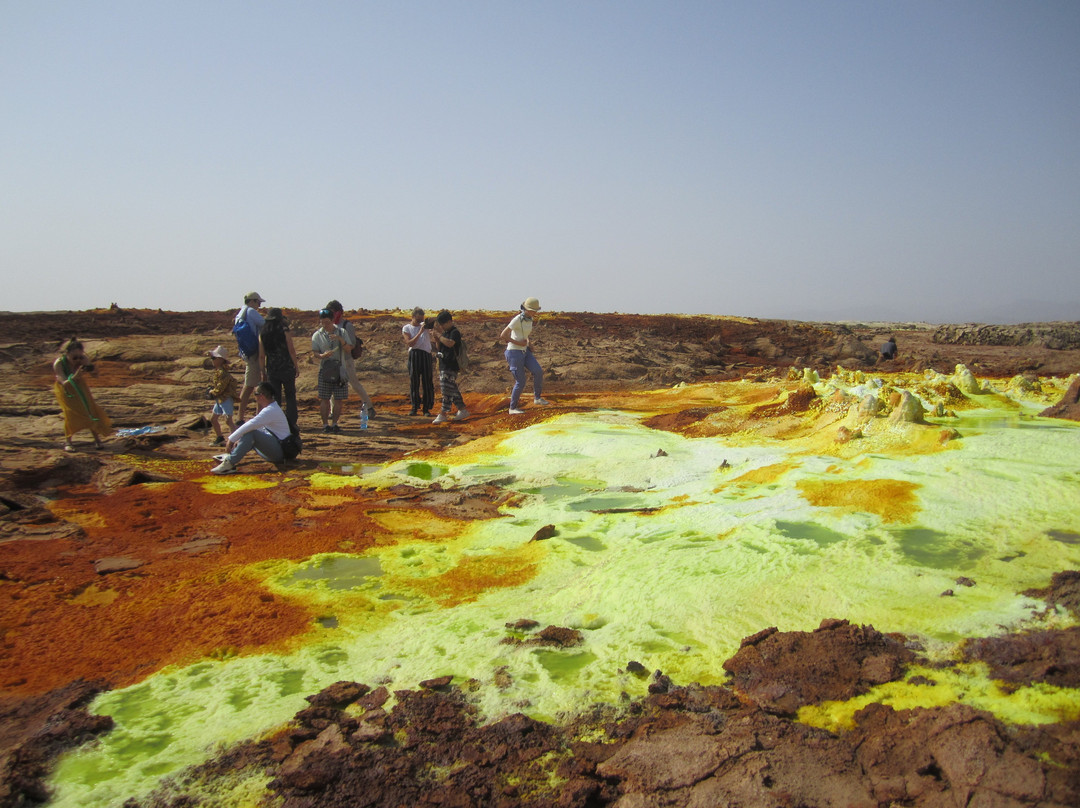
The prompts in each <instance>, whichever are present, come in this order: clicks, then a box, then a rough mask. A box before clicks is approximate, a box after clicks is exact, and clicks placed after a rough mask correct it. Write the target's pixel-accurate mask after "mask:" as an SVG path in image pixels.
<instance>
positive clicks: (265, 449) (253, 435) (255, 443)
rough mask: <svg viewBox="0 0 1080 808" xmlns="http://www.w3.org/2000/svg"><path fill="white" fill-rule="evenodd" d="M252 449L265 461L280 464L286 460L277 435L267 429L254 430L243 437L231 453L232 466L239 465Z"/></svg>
mask: <svg viewBox="0 0 1080 808" xmlns="http://www.w3.org/2000/svg"><path fill="white" fill-rule="evenodd" d="M252 449H254V450H255V453H256V454H257V455H259V457H261V458H262V459H263V460H269V461H270V462H271V463H280V462H281V461H282V460H284V459H285V455H284V453H282V451H281V441H280V440H278V438H277V436H276V435H274V434H273V433H272V432H270V431H269V430H266V429H253V430H251V431H250V432H245V433H244V434H243V435H241V436H240V440H238V441H237V442H236V445H235V446H234V447H233V450H232V451H231V452H229V457H230V458H231V459H232V464H233V465H234V466H236V465H238V464H239V463H240V460H241V458H243V456H244V455H246V454H247V453H248V452H250V451H251V450H252Z"/></svg>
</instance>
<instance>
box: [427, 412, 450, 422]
mask: <svg viewBox="0 0 1080 808" xmlns="http://www.w3.org/2000/svg"><path fill="white" fill-rule="evenodd" d="M449 420H450V414H449V413H446V412H440V413H439V414H438V415H436V416H435V420H434V421H432V422H431V423H433V424H445V423H446V422H447V421H449Z"/></svg>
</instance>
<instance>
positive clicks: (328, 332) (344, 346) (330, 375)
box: [311, 309, 352, 432]
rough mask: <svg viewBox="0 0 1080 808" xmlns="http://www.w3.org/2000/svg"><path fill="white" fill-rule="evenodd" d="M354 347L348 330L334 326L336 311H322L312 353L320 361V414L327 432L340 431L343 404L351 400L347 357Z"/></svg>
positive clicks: (312, 344) (324, 430) (312, 340)
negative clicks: (346, 375) (346, 369)
mask: <svg viewBox="0 0 1080 808" xmlns="http://www.w3.org/2000/svg"><path fill="white" fill-rule="evenodd" d="M350 348H352V344H351V343H350V342H349V341H348V339H347V336H346V334H345V331H344V329H341V328H339V327H338V326H336V325H335V324H334V312H332V311H331V310H330V309H323V310H322V311H320V312H319V327H318V329H317V330H316V331H315V333H314V334H312V335H311V351H312V353H313V354H314V355H315V358H316V359H318V360H319V384H318V389H319V415H320V416H321V417H322V422H323V432H340V431H341V427H340V426H338V421H339V420H340V419H341V416H342V414H343V413H344V410H345V405H344V404H343V403H342V402H344V401H345V400H346V399H347V398H348V397H349V384H348V382H347V381H346V379H345V375H344V367H345V354H347V353H348V352H349V349H350Z"/></svg>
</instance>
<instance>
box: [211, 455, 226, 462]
mask: <svg viewBox="0 0 1080 808" xmlns="http://www.w3.org/2000/svg"><path fill="white" fill-rule="evenodd" d="M226 457H228V455H227V454H219V455H214V460H216V461H217V462H219V463H220V462H221V461H222V460H224V459H225V458H226Z"/></svg>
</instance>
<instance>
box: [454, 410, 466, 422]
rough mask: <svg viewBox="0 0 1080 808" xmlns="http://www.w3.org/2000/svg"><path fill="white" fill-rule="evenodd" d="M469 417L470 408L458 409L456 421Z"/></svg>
mask: <svg viewBox="0 0 1080 808" xmlns="http://www.w3.org/2000/svg"><path fill="white" fill-rule="evenodd" d="M468 417H469V411H468V410H458V411H457V415H455V416H454V420H455V421H464V420H465V419H466V418H468Z"/></svg>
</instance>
